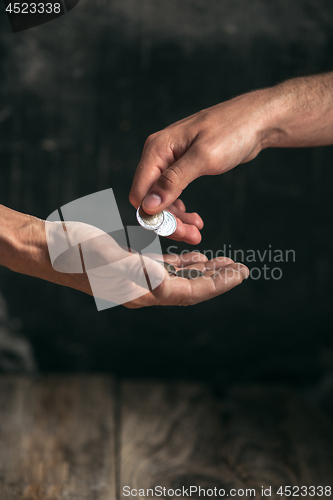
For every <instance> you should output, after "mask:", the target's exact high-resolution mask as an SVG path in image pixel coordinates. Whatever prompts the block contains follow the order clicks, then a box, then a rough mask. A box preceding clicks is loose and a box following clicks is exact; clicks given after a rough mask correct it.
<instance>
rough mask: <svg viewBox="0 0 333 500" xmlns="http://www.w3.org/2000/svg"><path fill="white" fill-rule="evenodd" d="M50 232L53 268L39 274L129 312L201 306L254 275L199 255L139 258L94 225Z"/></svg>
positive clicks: (53, 227) (56, 225)
mask: <svg viewBox="0 0 333 500" xmlns="http://www.w3.org/2000/svg"><path fill="white" fill-rule="evenodd" d="M45 227H46V239H47V247H48V251H49V255H50V257H49V258H48V259H45V258H44V261H45V262H47V261H48V262H49V264H48V265H45V262H44V265H39V266H37V267H36V270H38V271H37V272H36V271H35V272H34V273H33V275H35V276H39V277H41V278H43V279H47V280H48V281H52V282H54V283H59V284H61V285H65V286H69V287H71V288H75V289H78V290H81V291H83V292H85V293H88V294H89V295H93V296H94V297H95V299H101V300H103V301H104V300H105V301H108V302H112V303H116V304H119V305H120V304H123V305H124V306H125V307H128V308H138V307H145V306H152V305H193V304H197V303H198V302H202V301H204V300H208V299H210V298H213V297H216V296H217V295H220V294H222V293H224V292H226V291H228V290H230V289H231V288H233V287H235V286H236V285H238V284H240V283H241V282H242V281H243V279H244V278H246V277H247V276H248V269H247V268H246V267H245V266H244V265H242V264H235V263H234V262H233V261H232V260H231V259H228V258H224V257H223V258H222V257H221V258H217V259H213V260H211V261H208V260H207V257H206V256H205V255H202V254H200V253H198V252H192V253H186V254H185V255H179V256H178V255H166V256H164V257H163V256H162V255H161V254H156V253H149V254H144V253H142V254H139V253H137V252H135V250H132V249H131V250H129V249H127V248H123V247H121V246H120V245H118V243H117V242H116V241H115V240H114V239H113V238H112V237H111V236H110V235H109V234H107V233H104V232H103V231H102V230H100V229H98V228H96V227H94V226H91V225H89V224H83V223H78V222H65V223H61V222H47V223H46V225H45ZM142 231H145V230H144V229H142ZM45 246H46V245H45V244H44V247H45ZM150 248H152V247H151V245H150ZM159 248H160V247H159ZM154 252H155V251H154ZM50 258H51V263H52V265H50V264H51V263H50ZM156 260H165V261H166V262H168V263H170V264H172V265H174V266H175V267H176V269H180V268H196V269H198V270H200V271H202V272H203V273H204V276H202V277H200V278H196V279H193V280H187V279H185V278H181V277H177V276H169V274H168V273H167V272H166V270H165V269H164V266H162V265H161V264H160V263H159V262H156Z"/></svg>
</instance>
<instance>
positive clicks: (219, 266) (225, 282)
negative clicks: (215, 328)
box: [124, 252, 249, 309]
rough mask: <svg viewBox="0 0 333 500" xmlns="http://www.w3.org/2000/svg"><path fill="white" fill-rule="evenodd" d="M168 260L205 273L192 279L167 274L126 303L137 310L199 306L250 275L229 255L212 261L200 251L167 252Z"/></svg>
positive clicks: (176, 265) (180, 267)
mask: <svg viewBox="0 0 333 500" xmlns="http://www.w3.org/2000/svg"><path fill="white" fill-rule="evenodd" d="M164 260H165V262H168V263H169V264H172V265H173V266H175V267H176V270H179V269H188V268H191V269H198V270H199V271H202V272H203V274H204V276H202V277H198V278H195V279H192V280H188V279H186V278H180V277H178V276H169V275H168V273H167V272H166V271H165V273H166V276H165V279H164V280H163V282H162V283H161V285H159V286H158V287H156V288H155V289H154V290H152V291H150V292H149V293H147V294H145V295H143V296H141V297H139V298H138V299H136V300H133V301H131V302H128V303H126V304H124V306H125V307H128V308H130V309H136V308H140V307H147V306H157V305H163V306H189V305H195V304H198V303H200V302H204V301H206V300H210V299H212V298H214V297H217V296H219V295H222V294H223V293H225V292H228V291H229V290H231V289H232V288H234V287H236V286H237V285H240V284H241V283H242V282H243V280H244V279H247V278H248V276H249V270H248V268H247V267H246V266H244V265H243V264H237V263H235V262H233V261H232V260H231V259H229V258H227V257H217V258H216V259H212V260H208V259H207V257H206V256H205V255H203V254H200V253H197V252H190V253H186V254H185V255H165V256H164Z"/></svg>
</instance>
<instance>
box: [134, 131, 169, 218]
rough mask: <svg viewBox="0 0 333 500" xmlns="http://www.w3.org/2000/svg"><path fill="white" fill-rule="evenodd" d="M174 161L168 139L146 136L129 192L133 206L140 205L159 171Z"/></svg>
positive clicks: (162, 170)
mask: <svg viewBox="0 0 333 500" xmlns="http://www.w3.org/2000/svg"><path fill="white" fill-rule="evenodd" d="M175 161H176V159H175V157H174V154H173V151H172V148H171V146H170V143H169V142H168V141H165V142H164V141H163V140H162V142H161V139H160V140H157V139H155V138H154V136H150V137H148V139H147V141H146V143H145V146H144V148H143V152H142V156H141V160H140V162H139V164H138V166H137V169H136V171H135V174H134V179H133V183H132V187H131V191H130V194H129V199H130V202H131V204H132V205H133V206H134V207H135V208H138V207H139V206H141V204H142V201H143V199H144V198H145V197H146V195H147V194H148V192H149V190H150V188H151V187H152V186H153V185H154V184H155V182H156V181H157V180H158V178H159V177H160V175H161V173H162V172H164V170H166V169H167V168H169V167H170V166H171V165H173V163H175Z"/></svg>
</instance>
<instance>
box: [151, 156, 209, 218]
mask: <svg viewBox="0 0 333 500" xmlns="http://www.w3.org/2000/svg"><path fill="white" fill-rule="evenodd" d="M193 149H194V148H193ZM201 173H202V165H201V162H200V159H199V158H198V156H196V155H195V154H194V151H192V150H191V148H190V149H189V150H188V151H187V152H186V153H185V154H184V155H183V156H182V157H181V158H180V159H179V160H178V161H176V162H175V163H174V164H173V165H171V166H170V167H168V168H167V169H166V170H164V171H163V172H162V173H161V175H160V177H159V178H158V179H157V181H156V182H155V183H154V184H153V186H152V187H151V189H150V191H149V193H148V194H147V196H146V197H145V199H144V200H143V202H142V207H143V209H144V210H145V211H146V212H147V213H151V214H154V213H158V212H160V211H161V210H164V209H165V208H167V207H168V206H169V205H171V204H172V203H173V202H174V201H175V200H176V199H177V198H179V196H180V194H181V193H182V191H183V190H184V189H185V188H186V187H187V186H188V185H189V184H190V182H192V181H193V180H194V179H196V178H197V177H200V175H201Z"/></svg>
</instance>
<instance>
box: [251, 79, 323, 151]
mask: <svg viewBox="0 0 333 500" xmlns="http://www.w3.org/2000/svg"><path fill="white" fill-rule="evenodd" d="M332 92H333V73H327V74H323V75H315V76H310V77H303V78H294V79H292V80H288V81H286V82H283V83H281V84H279V85H276V86H275V87H272V88H268V89H263V90H261V91H259V93H260V96H261V100H262V102H263V108H264V110H265V113H264V115H263V120H262V129H261V134H262V139H261V145H262V149H264V148H267V147H308V146H323V145H328V144H332V137H333V134H332V122H333V98H332V95H333V94H332Z"/></svg>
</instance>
